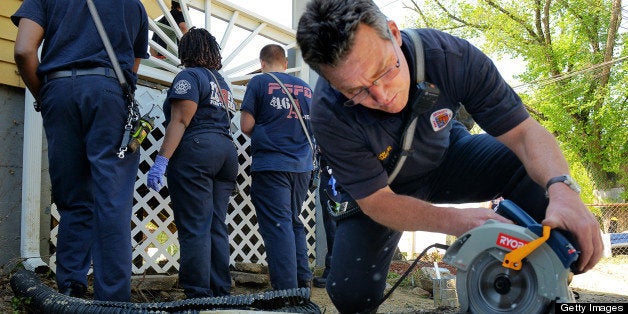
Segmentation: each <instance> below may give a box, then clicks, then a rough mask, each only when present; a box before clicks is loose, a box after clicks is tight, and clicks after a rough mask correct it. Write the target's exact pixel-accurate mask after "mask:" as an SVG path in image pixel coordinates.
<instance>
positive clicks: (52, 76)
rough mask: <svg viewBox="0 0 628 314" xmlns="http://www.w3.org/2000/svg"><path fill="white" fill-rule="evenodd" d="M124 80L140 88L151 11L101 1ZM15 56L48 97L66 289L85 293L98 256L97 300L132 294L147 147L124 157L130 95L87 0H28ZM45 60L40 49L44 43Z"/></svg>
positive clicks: (59, 270)
mask: <svg viewBox="0 0 628 314" xmlns="http://www.w3.org/2000/svg"><path fill="white" fill-rule="evenodd" d="M94 2H95V6H96V8H97V9H98V11H99V13H100V16H101V18H102V22H103V24H104V28H105V30H106V32H107V33H108V35H109V38H110V41H111V44H112V46H113V50H114V51H115V53H116V56H117V58H118V61H119V63H120V67H121V68H122V70H123V72H124V75H125V77H126V80H127V81H128V83H129V84H130V85H131V87H132V88H133V89H135V82H136V81H137V74H136V73H137V70H138V67H139V62H140V59H141V58H148V53H147V48H148V17H147V15H146V12H145V10H144V6H143V5H142V3H140V1H139V0H131V1H129V0H95V1H94ZM11 20H12V21H13V23H14V24H15V25H18V34H17V38H16V40H15V62H16V64H17V66H18V69H19V71H20V75H21V76H22V79H23V80H24V83H25V84H26V87H27V88H28V89H29V90H30V92H31V93H32V94H33V96H34V97H35V99H36V101H37V103H38V104H39V105H40V108H41V113H42V117H43V122H44V129H45V131H46V138H47V140H48V161H49V164H50V180H51V183H52V199H53V201H54V202H55V204H56V205H57V209H58V211H59V215H60V216H61V219H60V221H59V234H58V236H57V251H56V254H57V267H56V280H57V286H58V288H59V291H60V292H61V293H63V294H66V295H71V296H75V297H82V296H83V295H84V294H85V291H86V287H87V272H88V271H89V268H90V265H91V264H92V262H93V267H94V298H95V299H96V300H109V301H130V298H131V254H132V252H131V211H132V206H133V191H134V184H135V176H136V175H137V168H138V166H139V157H140V154H139V152H135V153H132V154H130V153H127V154H126V155H125V156H124V158H118V156H117V152H118V149H119V147H120V144H121V141H122V137H123V133H124V126H125V124H126V120H127V117H128V116H129V112H128V103H127V98H126V97H125V94H124V92H123V90H122V87H121V86H120V83H119V82H118V80H117V79H116V76H115V72H114V70H113V68H112V65H111V61H110V60H109V56H108V55H107V52H106V51H105V49H104V45H103V43H102V40H101V38H100V36H99V35H98V32H97V30H96V26H95V24H94V21H93V19H92V17H91V15H90V13H89V10H88V8H87V3H86V2H85V1H67V0H64V1H59V0H48V1H43V0H25V1H24V2H23V3H22V5H21V6H20V8H19V9H18V11H17V12H16V13H15V14H14V15H13V16H12V17H11ZM42 41H43V43H44V45H43V49H42V55H41V63H40V60H39V58H38V56H37V49H38V47H39V45H40V44H41V43H42Z"/></svg>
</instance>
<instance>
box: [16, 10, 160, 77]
mask: <svg viewBox="0 0 628 314" xmlns="http://www.w3.org/2000/svg"><path fill="white" fill-rule="evenodd" d="M94 5H95V6H96V9H97V10H98V13H99V15H100V19H101V21H102V23H103V25H104V28H105V31H106V32H107V36H109V41H110V42H111V45H112V47H113V49H114V51H115V52H116V57H117V58H118V62H119V63H120V67H121V68H122V70H123V71H124V73H125V76H126V79H127V81H128V83H129V84H131V86H135V82H136V81H137V77H136V75H134V74H133V70H132V69H133V65H134V63H135V58H142V59H146V58H148V52H147V51H148V16H147V15H146V11H145V10H144V5H142V3H141V2H140V1H139V0H94ZM20 18H27V19H29V20H32V21H34V22H35V23H37V24H39V25H40V26H41V27H42V28H43V29H44V32H45V33H44V38H45V40H44V42H43V47H42V53H41V64H40V65H39V68H38V69H37V73H38V74H39V75H40V76H42V75H44V74H47V73H50V72H53V71H59V70H69V69H72V68H94V67H108V68H113V66H112V65H111V61H110V60H109V56H108V55H107V51H106V50H105V48H104V44H103V43H102V40H101V38H100V36H99V35H98V31H97V30H96V25H95V24H94V21H93V19H92V16H91V14H90V13H89V9H88V8H87V2H86V1H85V0H56V1H55V0H47V1H46V0H24V2H23V3H22V5H21V6H20V8H19V9H18V10H17V12H15V14H14V15H13V16H11V21H13V24H15V25H19V20H20Z"/></svg>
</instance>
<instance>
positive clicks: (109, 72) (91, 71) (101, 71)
mask: <svg viewBox="0 0 628 314" xmlns="http://www.w3.org/2000/svg"><path fill="white" fill-rule="evenodd" d="M83 75H102V76H106V77H112V78H116V72H115V71H113V69H110V68H104V67H98V68H87V69H72V70H63V71H55V72H50V73H48V74H46V75H45V76H44V83H45V82H48V81H50V80H54V79H57V78H62V77H72V76H83Z"/></svg>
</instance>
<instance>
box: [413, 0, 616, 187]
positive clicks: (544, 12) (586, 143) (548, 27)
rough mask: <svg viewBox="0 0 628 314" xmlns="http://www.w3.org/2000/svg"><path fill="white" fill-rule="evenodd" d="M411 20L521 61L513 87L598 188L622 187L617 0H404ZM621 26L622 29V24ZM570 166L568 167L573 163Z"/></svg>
mask: <svg viewBox="0 0 628 314" xmlns="http://www.w3.org/2000/svg"><path fill="white" fill-rule="evenodd" d="M409 1H410V2H409V3H406V4H405V5H406V7H407V8H409V9H411V10H414V11H415V12H416V13H417V14H416V17H417V18H416V20H415V24H416V25H415V26H417V27H430V28H437V29H441V30H444V31H447V32H450V33H452V34H455V35H458V36H460V37H463V38H466V39H469V40H472V41H474V42H475V43H478V42H479V43H481V44H479V46H480V47H481V48H482V49H483V50H484V51H485V52H487V53H488V54H491V55H496V56H500V57H503V56H507V57H511V58H517V59H520V60H524V61H525V63H526V69H525V71H524V72H523V73H522V74H521V75H518V76H517V79H519V80H520V81H521V82H523V83H524V85H522V86H518V87H515V88H516V89H517V91H518V92H519V93H520V95H521V97H522V99H523V100H524V102H525V104H526V107H527V108H528V110H529V111H530V113H531V114H532V116H533V117H534V118H535V119H537V120H538V121H540V122H541V123H542V124H543V125H544V126H545V127H547V128H548V130H550V131H551V132H553V133H554V135H555V136H556V137H557V139H558V140H559V142H560V143H561V145H562V147H563V150H564V151H565V154H566V156H567V158H568V159H569V161H570V163H571V164H576V165H581V167H579V169H586V171H587V175H588V177H589V179H590V180H591V181H592V182H593V185H594V186H595V187H596V188H597V189H609V188H615V187H623V188H624V191H625V192H624V198H626V194H628V193H626V189H625V187H626V186H628V143H627V142H628V103H627V102H628V86H627V84H628V81H627V70H628V62H625V61H626V59H627V58H628V53H627V50H626V41H625V39H626V34H625V32H620V30H622V29H621V28H620V22H621V18H622V8H621V0H545V1H539V0H521V1H511V0H423V2H419V1H420V0H409ZM623 30H624V31H625V29H623ZM572 171H575V169H572Z"/></svg>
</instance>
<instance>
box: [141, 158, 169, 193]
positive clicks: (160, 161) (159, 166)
mask: <svg viewBox="0 0 628 314" xmlns="http://www.w3.org/2000/svg"><path fill="white" fill-rule="evenodd" d="M167 167H168V158H166V157H164V156H161V155H157V157H156V158H155V163H154V164H153V166H152V167H150V170H149V171H148V179H147V180H146V181H147V182H146V183H147V184H148V187H149V188H151V189H153V190H155V191H157V192H159V190H161V187H162V186H163V185H164V179H163V177H164V173H166V168H167Z"/></svg>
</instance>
